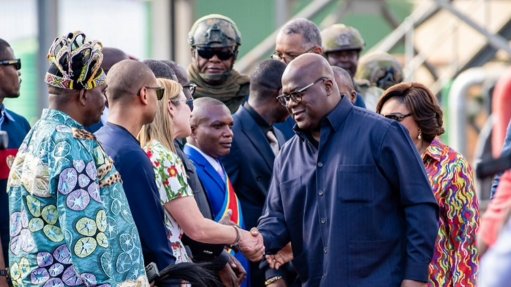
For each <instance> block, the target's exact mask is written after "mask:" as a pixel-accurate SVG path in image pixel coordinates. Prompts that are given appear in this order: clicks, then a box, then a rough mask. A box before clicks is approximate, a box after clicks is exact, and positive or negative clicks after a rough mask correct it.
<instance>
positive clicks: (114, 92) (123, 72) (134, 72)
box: [106, 60, 158, 104]
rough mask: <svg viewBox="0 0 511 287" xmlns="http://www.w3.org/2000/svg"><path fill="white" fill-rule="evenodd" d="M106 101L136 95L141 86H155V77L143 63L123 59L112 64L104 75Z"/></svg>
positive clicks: (111, 102)
mask: <svg viewBox="0 0 511 287" xmlns="http://www.w3.org/2000/svg"><path fill="white" fill-rule="evenodd" d="M106 83H107V86H108V87H107V97H108V102H109V103H110V104H113V103H114V102H115V101H117V100H122V99H127V98H129V97H130V96H131V97H136V95H137V93H138V91H139V90H140V89H141V88H142V87H143V86H151V87H157V86H158V83H157V82H156V77H155V76H154V74H153V72H152V71H151V70H150V69H149V67H147V66H146V65H145V64H144V63H142V62H139V61H135V60H123V61H120V62H119V63H117V64H115V65H113V66H112V68H111V69H110V72H109V73H108V75H107V77H106Z"/></svg>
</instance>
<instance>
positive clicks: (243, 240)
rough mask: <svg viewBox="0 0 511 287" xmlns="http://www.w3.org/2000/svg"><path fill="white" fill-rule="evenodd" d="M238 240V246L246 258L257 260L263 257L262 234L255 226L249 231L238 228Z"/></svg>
mask: <svg viewBox="0 0 511 287" xmlns="http://www.w3.org/2000/svg"><path fill="white" fill-rule="evenodd" d="M239 232H240V241H239V247H240V250H241V252H243V254H245V256H246V257H247V258H248V260H250V261H253V262H257V261H259V260H261V259H263V255H264V244H263V236H262V235H261V233H259V231H258V230H257V228H255V227H253V228H252V229H250V232H248V231H246V230H242V229H239Z"/></svg>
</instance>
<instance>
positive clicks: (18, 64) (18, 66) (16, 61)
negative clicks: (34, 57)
mask: <svg viewBox="0 0 511 287" xmlns="http://www.w3.org/2000/svg"><path fill="white" fill-rule="evenodd" d="M10 65H12V66H14V68H15V69H16V70H19V69H21V59H14V60H0V66H10Z"/></svg>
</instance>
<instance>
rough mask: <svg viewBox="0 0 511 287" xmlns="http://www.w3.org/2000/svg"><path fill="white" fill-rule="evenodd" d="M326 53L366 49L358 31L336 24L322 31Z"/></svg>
mask: <svg viewBox="0 0 511 287" xmlns="http://www.w3.org/2000/svg"><path fill="white" fill-rule="evenodd" d="M321 39H322V41H323V50H324V52H325V53H328V52H336V51H343V50H362V49H364V45H365V43H364V39H362V36H361V35H360V32H358V30H357V29H355V28H353V27H350V26H346V25H344V24H334V25H332V26H330V27H328V28H326V29H324V30H323V31H321Z"/></svg>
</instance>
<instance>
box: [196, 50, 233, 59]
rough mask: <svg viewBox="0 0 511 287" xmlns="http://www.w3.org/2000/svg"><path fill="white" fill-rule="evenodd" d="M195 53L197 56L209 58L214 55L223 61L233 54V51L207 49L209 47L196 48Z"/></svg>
mask: <svg viewBox="0 0 511 287" xmlns="http://www.w3.org/2000/svg"><path fill="white" fill-rule="evenodd" d="M197 54H198V55H199V57H201V58H204V59H206V60H209V59H211V58H213V56H214V55H216V56H217V57H218V59H220V60H222V61H225V60H229V59H230V58H232V57H233V56H234V52H232V51H229V50H218V49H209V48H201V49H197Z"/></svg>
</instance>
